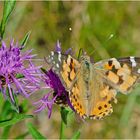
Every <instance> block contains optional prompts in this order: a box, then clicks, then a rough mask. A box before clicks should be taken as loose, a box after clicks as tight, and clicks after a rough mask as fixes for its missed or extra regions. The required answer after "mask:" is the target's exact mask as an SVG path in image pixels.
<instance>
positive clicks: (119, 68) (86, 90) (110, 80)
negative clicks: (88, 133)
mask: <svg viewBox="0 0 140 140" xmlns="http://www.w3.org/2000/svg"><path fill="white" fill-rule="evenodd" d="M47 61H48V63H50V64H52V66H53V70H54V71H55V72H56V73H57V74H58V75H59V76H60V79H61V80H62V82H63V84H64V86H65V88H66V90H67V91H68V93H69V99H70V102H71V104H72V106H73V108H74V110H75V112H76V113H77V114H79V115H80V117H82V118H83V119H86V118H91V119H102V118H103V117H105V116H107V115H109V114H111V113H112V112H113V109H112V105H111V102H112V101H114V102H115V103H117V99H116V93H117V92H118V91H119V92H122V93H124V94H127V93H128V92H130V90H131V89H132V87H134V85H135V84H136V83H137V82H139V78H140V58H139V57H133V56H131V57H126V58H119V59H116V58H111V59H107V60H102V61H99V62H97V63H94V64H93V63H91V61H90V57H89V56H87V55H85V54H84V55H82V56H81V57H80V60H79V61H78V60H76V59H74V58H73V57H71V56H70V55H64V54H61V52H51V54H50V56H49V57H48V58H47Z"/></svg>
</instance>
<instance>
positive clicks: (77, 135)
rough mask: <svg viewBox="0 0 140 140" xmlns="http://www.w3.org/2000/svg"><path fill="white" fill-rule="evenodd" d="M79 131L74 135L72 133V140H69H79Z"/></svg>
mask: <svg viewBox="0 0 140 140" xmlns="http://www.w3.org/2000/svg"><path fill="white" fill-rule="evenodd" d="M80 134H81V133H80V131H79V130H78V131H76V132H75V133H74V135H73V136H72V138H71V140H75V139H79V137H80Z"/></svg>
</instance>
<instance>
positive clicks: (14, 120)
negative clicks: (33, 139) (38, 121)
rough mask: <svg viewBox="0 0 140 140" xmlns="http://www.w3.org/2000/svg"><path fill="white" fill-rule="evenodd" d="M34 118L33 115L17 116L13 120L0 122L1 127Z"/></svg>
mask: <svg viewBox="0 0 140 140" xmlns="http://www.w3.org/2000/svg"><path fill="white" fill-rule="evenodd" d="M32 117H33V116H32V115H23V114H16V115H15V117H14V118H12V119H9V120H3V121H0V127H6V126H9V125H14V124H16V123H18V122H20V121H22V120H24V119H26V118H32Z"/></svg>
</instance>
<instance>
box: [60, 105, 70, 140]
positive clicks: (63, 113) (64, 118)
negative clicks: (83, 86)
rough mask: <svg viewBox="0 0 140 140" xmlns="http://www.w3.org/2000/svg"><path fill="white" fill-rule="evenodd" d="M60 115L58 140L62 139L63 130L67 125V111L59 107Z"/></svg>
mask: <svg viewBox="0 0 140 140" xmlns="http://www.w3.org/2000/svg"><path fill="white" fill-rule="evenodd" d="M60 113H61V126H60V139H64V129H65V127H66V125H67V118H68V114H69V111H68V110H67V109H66V108H64V107H61V111H60Z"/></svg>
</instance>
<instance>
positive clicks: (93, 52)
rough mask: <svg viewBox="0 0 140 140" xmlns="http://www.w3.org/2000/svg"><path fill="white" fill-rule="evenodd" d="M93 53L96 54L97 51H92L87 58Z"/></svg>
mask: <svg viewBox="0 0 140 140" xmlns="http://www.w3.org/2000/svg"><path fill="white" fill-rule="evenodd" d="M95 52H97V50H96V49H95V50H93V51H92V52H91V53H90V54H89V56H91V55H93V54H95Z"/></svg>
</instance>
